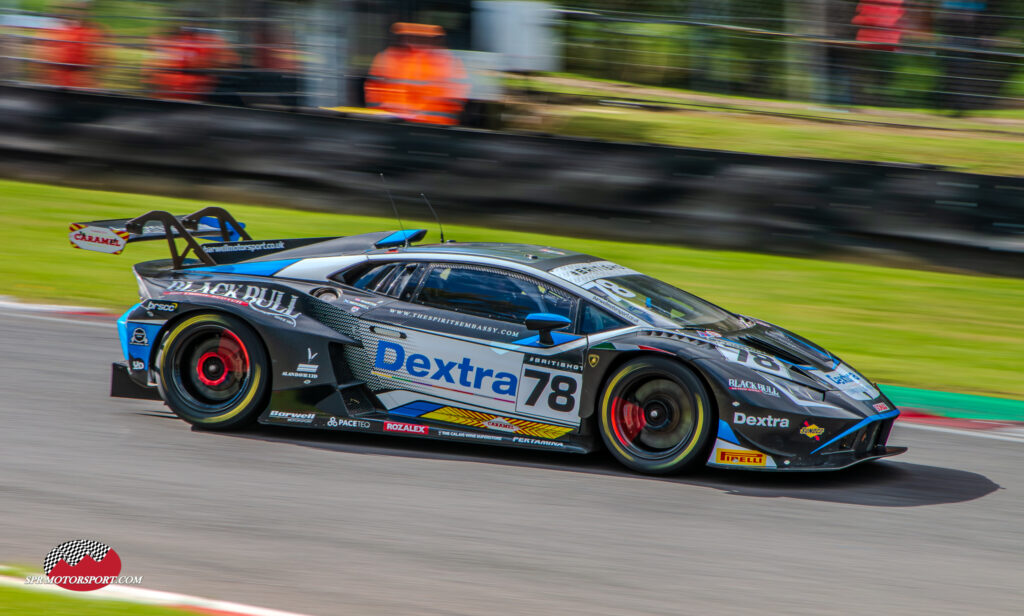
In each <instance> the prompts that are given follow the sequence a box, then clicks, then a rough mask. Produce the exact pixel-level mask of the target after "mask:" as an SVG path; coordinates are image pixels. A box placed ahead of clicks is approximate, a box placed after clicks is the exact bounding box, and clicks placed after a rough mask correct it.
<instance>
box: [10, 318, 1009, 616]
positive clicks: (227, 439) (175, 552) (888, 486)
mask: <svg viewBox="0 0 1024 616" xmlns="http://www.w3.org/2000/svg"><path fill="white" fill-rule="evenodd" d="M118 353H119V349H118V344H117V342H116V336H115V332H114V329H113V326H112V323H111V322H110V321H102V322H92V321H91V322H89V323H88V324H87V323H81V322H74V321H67V320H63V319H59V318H57V319H53V320H49V319H48V318H47V317H39V316H36V315H29V316H18V315H12V314H11V313H9V312H5V313H0V428H2V429H0V562H7V563H16V564H26V565H36V566H37V567H38V566H41V561H42V559H43V556H44V555H45V554H46V552H48V551H49V550H50V549H51V548H52V547H53V546H55V545H56V544H58V543H61V542H63V541H65V540H68V539H75V538H94V539H99V540H101V541H104V542H106V543H108V544H109V545H111V546H112V547H114V548H115V549H116V550H117V552H118V553H119V554H120V556H121V559H122V561H123V563H124V567H123V570H122V573H123V574H125V575H142V576H144V586H146V587H150V588H155V589H159V590H168V591H175V592H183V593H190V594H197V595H202V596H207V597H212V598H217V599H224V600H230V601H238V602H243V603H251V604H257V605H263V606H266V607H273V608H278V609H286V610H295V611H300V612H308V613H310V614H317V615H325V616H326V615H332V614H352V615H371V614H372V615H376V614H389V615H396V614H425V615H434V614H437V615H454V614H488V615H492V614H496V615H503V614H559V615H560V616H561V615H571V614H580V615H584V614H585V615H588V616H591V615H595V614H667V615H678V614H701V615H704V614H709V615H723V614H814V615H819V614H826V613H834V614H852V613H883V614H926V613H927V614H932V615H934V614H957V615H960V614H965V613H970V614H1020V613H1021V603H1020V601H1021V597H1022V591H1021V587H1022V582H1024V530H1022V528H1024V527H1022V519H1024V498H1022V494H1024V473H1022V472H1021V471H1022V469H1024V444H1021V443H1014V442H1004V441H998V440H988V439H982V438H973V437H970V436H963V435H958V434H944V433H937V432H928V431H923V430H917V429H914V428H912V427H901V426H899V425H898V426H897V428H896V430H895V431H894V434H893V438H892V439H891V441H890V442H892V443H893V444H906V445H909V446H910V447H911V451H910V452H909V453H908V454H905V455H903V456H900V457H899V458H896V459H893V460H891V461H885V462H882V463H878V464H874V465H865V466H862V467H857V468H854V469H851V470H849V471H845V472H839V473H831V474H818V475H809V474H799V475H792V474H791V475H784V476H783V475H765V474H749V473H741V472H726V471H717V470H712V469H703V470H700V471H697V472H695V473H694V474H692V475H688V476H682V477H675V478H670V479H652V478H648V477H641V476H637V475H632V474H630V473H628V472H625V471H623V470H621V469H620V468H618V467H617V466H616V465H615V464H614V463H613V462H612V461H611V460H610V459H608V458H607V457H606V456H605V455H603V454H602V455H592V456H585V457H580V456H571V455H564V454H563V455H558V454H547V453H533V452H517V451H510V450H504V449H499V448H487V447H484V446H473V447H467V446H465V445H453V444H445V443H434V442H426V441H417V440H412V439H403V438H401V437H385V436H368V435H359V434H338V433H327V434H321V433H316V432H307V431H302V430H294V429H292V430H289V429H277V428H275V429H267V428H258V429H253V430H251V431H248V432H245V433H241V434H232V435H227V434H214V433H205V432H197V431H194V430H192V429H190V428H189V426H188V425H187V424H185V423H184V422H182V421H180V420H177V419H175V418H173V416H171V415H170V414H169V412H168V411H167V410H166V408H165V407H163V406H162V405H161V404H159V403H152V402H146V401H132V400H118V399H111V398H108V397H107V393H108V378H109V363H110V361H112V360H114V359H116V358H117V356H118Z"/></svg>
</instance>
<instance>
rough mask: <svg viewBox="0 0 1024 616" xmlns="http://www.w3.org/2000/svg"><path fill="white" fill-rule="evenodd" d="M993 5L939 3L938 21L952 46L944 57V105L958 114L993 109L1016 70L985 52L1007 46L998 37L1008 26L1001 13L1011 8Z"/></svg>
mask: <svg viewBox="0 0 1024 616" xmlns="http://www.w3.org/2000/svg"><path fill="white" fill-rule="evenodd" d="M992 4H995V3H994V2H992V1H990V0H943V1H942V2H941V3H940V4H939V8H940V11H939V17H938V18H937V19H936V22H937V24H938V27H939V30H940V32H941V34H942V35H943V42H944V43H945V44H946V45H947V46H948V49H947V50H944V51H943V54H942V72H943V77H942V81H941V83H940V86H939V91H940V103H941V105H942V106H943V107H945V108H946V109H951V110H953V111H954V113H956V114H961V113H964V112H966V111H969V110H972V109H983V108H985V107H988V106H990V105H991V104H992V101H993V99H994V98H995V97H996V96H998V94H999V90H1000V89H1001V88H1002V86H1003V84H1004V82H1005V81H1006V80H1007V79H1008V78H1009V77H1010V75H1011V73H1012V71H1013V68H1014V65H1013V64H1012V63H1010V62H1006V61H1002V62H1000V61H999V58H993V57H992V56H988V55H987V54H986V53H985V52H986V51H990V50H993V49H995V48H996V47H998V46H999V45H1001V44H1005V41H1000V40H999V39H997V38H995V37H996V36H997V35H998V34H999V33H1000V31H1001V30H1002V29H1003V28H1004V27H1005V24H1004V19H1003V18H1002V16H1001V15H999V13H1003V12H1009V7H1002V8H1001V9H999V10H997V11H992V9H991V5H992ZM992 60H996V61H992Z"/></svg>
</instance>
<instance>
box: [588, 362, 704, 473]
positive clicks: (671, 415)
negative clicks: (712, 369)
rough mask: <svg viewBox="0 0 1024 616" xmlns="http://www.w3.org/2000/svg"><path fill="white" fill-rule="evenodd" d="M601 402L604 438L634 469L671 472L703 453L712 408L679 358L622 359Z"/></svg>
mask: <svg viewBox="0 0 1024 616" xmlns="http://www.w3.org/2000/svg"><path fill="white" fill-rule="evenodd" d="M599 404H600V407H599V409H598V410H599V413H598V422H599V423H600V432H601V438H602V439H603V440H604V444H605V445H606V446H607V447H608V450H609V451H610V452H611V453H612V455H613V456H614V457H615V458H616V459H617V460H618V461H619V462H621V463H622V464H625V465H626V466H628V467H629V468H631V469H633V470H636V471H640V472H642V473H649V474H659V475H663V474H668V473H674V472H677V471H679V470H681V469H683V468H685V467H686V466H688V465H690V464H692V463H695V462H698V461H700V460H701V459H703V458H704V457H705V456H706V455H707V449H708V444H709V440H710V438H711V427H712V423H713V421H712V420H713V419H714V415H715V411H714V408H713V407H712V405H711V398H710V397H709V396H708V393H707V391H706V390H705V388H704V386H703V385H702V384H701V382H700V379H698V378H697V376H696V375H695V374H694V373H693V371H691V370H690V369H688V368H686V367H685V366H683V365H682V364H680V363H679V362H676V361H672V360H670V359H665V358H661V357H642V358H638V359H634V360H632V361H630V362H627V363H625V364H623V365H622V366H621V367H619V368H618V370H616V371H615V372H613V373H612V375H611V377H610V378H609V379H608V383H607V384H606V385H605V388H604V391H603V392H602V393H601V398H600V402H599Z"/></svg>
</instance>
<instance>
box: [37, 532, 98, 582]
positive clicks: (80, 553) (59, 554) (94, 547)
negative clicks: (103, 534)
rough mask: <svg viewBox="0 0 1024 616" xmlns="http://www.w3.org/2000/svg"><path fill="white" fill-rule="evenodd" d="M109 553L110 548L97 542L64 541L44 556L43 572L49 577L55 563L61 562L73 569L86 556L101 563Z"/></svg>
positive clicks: (85, 540) (83, 540)
mask: <svg viewBox="0 0 1024 616" xmlns="http://www.w3.org/2000/svg"><path fill="white" fill-rule="evenodd" d="M109 551H110V546H108V545H106V544H104V543H100V542H99V541H91V540H89V539H73V540H71V541H65V542H64V543H62V544H60V545H58V546H57V547H55V548H53V549H52V550H50V553H49V554H47V555H46V558H45V559H44V560H43V571H44V572H45V573H46V574H47V575H49V574H50V572H51V571H53V568H54V567H56V566H57V563H59V562H60V561H62V560H63V561H64V562H66V563H67V564H68V565H70V566H72V567H74V566H76V565H78V563H80V562H81V561H82V559H83V558H85V555H86V554H88V555H89V556H90V557H92V559H93V560H95V561H96V562H101V561H102V560H103V559H104V558H106V557H107V552H109Z"/></svg>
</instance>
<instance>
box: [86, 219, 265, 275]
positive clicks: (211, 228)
mask: <svg viewBox="0 0 1024 616" xmlns="http://www.w3.org/2000/svg"><path fill="white" fill-rule="evenodd" d="M197 237H216V238H220V241H222V242H229V241H235V240H238V239H243V240H247V241H248V240H251V239H252V237H251V236H250V235H249V234H248V233H246V231H245V225H244V224H242V223H240V222H238V221H237V220H235V218H234V217H233V216H232V215H231V214H229V213H228V212H227V210H225V209H224V208H220V207H207V208H203V209H201V210H199V211H197V212H192V213H191V214H187V215H185V216H175V215H174V214H171V213H170V212H165V211H163V210H153V211H151V212H146V213H145V214H143V215H142V216H137V217H135V218H119V219H115V220H94V221H92V222H75V223H71V226H70V232H69V233H68V240H69V241H70V242H71V245H72V246H74V247H75V248H84V249H85V250H94V251H97V252H106V253H109V254H114V255H116V254H121V251H123V250H124V248H125V246H127V245H128V244H129V243H130V242H144V241H149V240H161V239H166V240H167V245H168V247H169V248H170V250H171V260H172V261H173V263H174V268H175V269H179V268H181V266H182V265H183V264H184V262H185V259H186V258H187V257H188V255H189V253H190V252H191V253H192V254H193V255H195V258H197V259H199V260H200V261H202V262H203V263H205V264H206V265H216V262H215V261H214V260H213V258H212V257H210V255H208V254H206V251H205V250H203V246H202V244H200V243H199V242H197V241H196V238H197ZM176 239H182V240H185V243H186V246H185V249H184V250H182V251H181V252H179V251H178V245H177V244H176V243H175V242H174V240H176Z"/></svg>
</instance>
